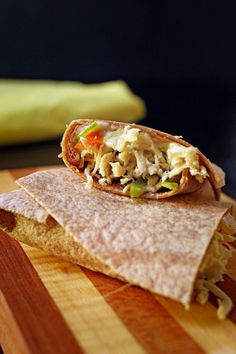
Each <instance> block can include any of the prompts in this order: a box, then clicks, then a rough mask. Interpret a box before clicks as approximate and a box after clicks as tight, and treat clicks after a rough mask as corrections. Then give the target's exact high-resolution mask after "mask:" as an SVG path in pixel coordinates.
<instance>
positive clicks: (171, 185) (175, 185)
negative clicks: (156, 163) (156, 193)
mask: <svg viewBox="0 0 236 354" xmlns="http://www.w3.org/2000/svg"><path fill="white" fill-rule="evenodd" d="M161 186H162V187H164V188H167V189H170V190H173V189H178V188H179V184H178V183H176V182H161Z"/></svg>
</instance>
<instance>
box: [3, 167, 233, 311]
mask: <svg viewBox="0 0 236 354" xmlns="http://www.w3.org/2000/svg"><path fill="white" fill-rule="evenodd" d="M18 184H19V185H20V186H21V187H22V188H23V189H24V190H25V191H26V192H27V194H28V195H27V194H26V193H25V192H24V191H17V192H14V193H10V194H5V195H0V225H1V227H2V228H3V229H4V230H5V231H7V232H8V233H9V234H10V235H11V236H13V237H15V238H16V239H18V240H19V241H22V242H25V243H27V244H29V245H32V246H35V247H40V248H42V249H44V250H47V251H50V252H52V253H53V254H55V255H57V256H59V257H62V258H64V259H67V260H69V261H72V262H75V263H77V264H80V265H83V266H85V267H87V268H89V269H92V270H95V271H99V272H102V273H105V274H107V275H110V276H113V277H116V278H119V279H123V280H125V281H128V282H130V283H131V284H136V285H139V286H141V287H143V288H145V289H148V290H150V291H151V292H154V293H157V294H160V295H163V296H166V297H169V298H172V299H174V300H177V301H179V302H181V303H183V304H184V305H186V306H187V305H188V304H189V303H190V301H191V300H192V299H193V298H196V299H197V301H199V302H201V303H203V302H206V301H207V299H208V295H209V290H210V291H213V292H215V293H216V295H217V296H218V297H219V298H220V299H221V306H220V308H219V310H218V312H219V317H220V318H224V317H225V315H226V314H227V313H228V312H229V310H230V309H231V307H232V302H231V301H230V299H229V298H228V297H227V296H226V295H222V293H219V291H220V290H219V289H218V288H216V286H215V285H214V284H215V282H217V281H219V280H222V276H223V273H224V272H225V266H226V264H227V262H228V259H229V257H230V256H231V254H232V250H231V247H229V248H228V245H229V242H231V241H232V240H231V238H232V239H233V237H232V236H231V235H232V234H233V233H234V232H235V230H236V227H235V224H234V223H235V222H234V219H233V218H232V217H230V214H229V212H230V208H231V205H230V204H226V203H220V202H214V201H201V202H200V201H195V202H194V203H193V201H191V200H188V199H187V198H185V197H179V198H178V199H177V198H176V199H174V198H173V199H171V200H168V201H167V200H163V201H148V200H139V201H137V202H136V201H133V199H128V198H126V197H123V196H119V195H111V194H110V193H105V192H102V191H99V190H96V189H93V190H86V189H85V188H84V185H83V182H82V181H80V180H79V179H78V178H77V176H76V175H75V174H73V173H72V172H71V171H69V170H68V169H60V170H48V171H43V172H37V173H34V174H32V175H29V176H26V177H23V178H21V179H20V180H18ZM29 195H30V196H31V197H32V198H34V200H33V199H31V198H30V197H29ZM24 199H25V201H24ZM9 200H11V205H9ZM31 204H32V205H31ZM38 204H39V205H38ZM4 213H5V215H4ZM6 213H7V215H8V217H7V218H6ZM33 213H35V215H33ZM6 219H7V220H8V222H6ZM4 220H5V221H4ZM222 230H223V233H222ZM226 243H227V247H226V246H225V244H226ZM216 249H217V252H218V253H217V252H216ZM216 289H217V290H216Z"/></svg>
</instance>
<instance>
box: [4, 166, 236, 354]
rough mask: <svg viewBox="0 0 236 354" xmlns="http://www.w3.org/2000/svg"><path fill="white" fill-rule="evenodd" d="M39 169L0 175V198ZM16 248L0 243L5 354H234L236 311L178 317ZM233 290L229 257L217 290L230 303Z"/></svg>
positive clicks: (209, 308) (167, 307)
mask: <svg viewBox="0 0 236 354" xmlns="http://www.w3.org/2000/svg"><path fill="white" fill-rule="evenodd" d="M47 168H48V167H47ZM39 169H40V170H42V169H44V168H43V167H40V168H37V169H34V168H30V169H24V170H12V171H0V193H1V192H5V191H10V190H12V189H14V188H16V185H15V183H14V180H15V179H16V178H19V177H21V176H24V175H26V174H29V173H32V172H34V171H36V170H39ZM223 199H224V200H227V201H229V200H230V199H229V198H228V197H226V196H223ZM21 246H22V248H21V247H20V246H19V244H17V242H15V241H14V240H12V239H10V238H9V237H8V236H6V234H4V233H2V234H1V235H0V343H1V345H2V347H3V350H4V352H5V353H6V354H15V353H16V354H18V353H30V354H31V353H32V354H34V353H80V352H85V353H91V354H92V353H95V354H96V353H101V354H103V353H117V354H123V353H217V354H218V353H227V354H228V353H236V310H235V308H234V309H233V311H232V313H231V314H230V316H229V318H228V319H227V320H225V321H219V320H218V319H217V318H216V312H215V306H216V304H215V299H214V298H212V299H211V302H209V303H208V304H207V305H205V306H201V305H199V304H192V305H191V308H190V310H189V311H185V310H184V308H183V306H182V305H180V304H178V303H176V302H175V301H171V300H168V299H165V298H163V297H159V296H154V295H152V294H151V293H149V292H147V291H145V290H142V289H140V288H138V287H136V286H130V285H129V284H126V283H123V282H121V281H119V280H117V279H112V278H109V277H107V276H105V275H103V274H99V273H95V272H92V271H89V270H87V269H84V268H82V267H79V266H77V265H74V264H71V263H68V262H65V261H63V260H61V259H58V258H56V257H54V256H52V255H50V254H48V253H45V252H43V251H41V250H38V249H35V248H31V247H29V246H26V245H23V244H22V245H21ZM3 279H4V280H3ZM235 282H236V257H234V259H232V261H231V262H230V267H229V271H228V276H227V277H226V279H225V282H224V283H223V284H222V285H221V287H222V288H224V289H225V291H226V292H227V293H228V294H229V295H230V296H231V297H232V298H233V299H234V301H236V283H235ZM57 326H58V330H57ZM58 348H59V349H58ZM46 350H48V351H46ZM50 350H51V351H50ZM60 350H61V351H60Z"/></svg>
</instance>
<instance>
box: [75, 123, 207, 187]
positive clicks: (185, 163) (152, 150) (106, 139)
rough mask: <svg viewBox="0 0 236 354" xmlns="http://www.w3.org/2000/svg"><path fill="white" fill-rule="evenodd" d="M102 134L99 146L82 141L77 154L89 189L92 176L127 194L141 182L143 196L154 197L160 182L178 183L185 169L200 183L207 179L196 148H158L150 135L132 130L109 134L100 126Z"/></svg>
mask: <svg viewBox="0 0 236 354" xmlns="http://www.w3.org/2000/svg"><path fill="white" fill-rule="evenodd" d="M98 124H99V123H98ZM85 128H86V127H84V126H83V127H82V128H81V127H80V128H79V129H85ZM102 131H103V144H102V145H101V146H99V147H96V146H92V145H90V144H89V142H88V141H87V139H86V138H84V137H81V138H80V140H81V142H82V143H83V146H84V149H83V150H82V151H77V152H76V153H77V154H78V155H79V158H80V159H79V161H80V162H79V166H78V168H79V169H84V168H86V176H87V185H88V186H90V185H91V179H90V177H89V176H93V177H95V178H97V180H98V183H100V184H103V185H106V184H112V183H114V182H115V183H116V182H119V184H120V185H121V186H123V187H124V189H123V191H124V192H128V191H129V188H130V183H131V182H133V181H137V180H140V179H142V180H144V181H145V182H146V186H145V192H154V193H155V192H157V191H158V190H159V189H161V188H162V185H161V182H165V181H173V182H177V183H179V182H180V180H181V173H182V172H183V170H184V169H186V168H188V169H189V171H190V174H191V175H192V176H195V178H196V179H197V180H198V181H199V182H200V183H202V182H203V181H204V179H205V178H206V177H207V176H208V174H207V171H206V168H205V167H204V166H202V165H201V164H200V162H199V158H198V150H197V148H195V147H192V146H190V147H185V146H182V145H181V144H177V143H165V144H163V143H159V144H158V143H157V142H155V141H154V140H153V139H152V138H151V136H150V135H149V134H147V133H145V132H142V131H140V129H137V128H132V127H131V126H125V127H124V128H123V127H122V128H117V127H115V126H114V127H109V130H106V128H105V126H102ZM79 132H80V130H79V131H78V132H77V133H79Z"/></svg>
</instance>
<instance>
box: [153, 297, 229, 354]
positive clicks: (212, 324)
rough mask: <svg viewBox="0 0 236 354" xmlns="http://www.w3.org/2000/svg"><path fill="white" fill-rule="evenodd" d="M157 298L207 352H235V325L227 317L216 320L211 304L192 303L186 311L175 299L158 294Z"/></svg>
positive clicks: (210, 353) (213, 353) (212, 353)
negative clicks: (168, 298)
mask: <svg viewBox="0 0 236 354" xmlns="http://www.w3.org/2000/svg"><path fill="white" fill-rule="evenodd" d="M157 299H158V301H159V302H160V303H161V304H162V306H164V307H165V308H166V309H167V310H168V311H169V313H171V315H172V316H173V317H174V318H175V319H176V320H177V321H178V322H179V324H180V325H181V326H182V327H183V328H184V329H185V330H186V332H188V333H189V335H191V336H192V338H193V339H194V340H195V341H196V342H197V343H199V345H200V346H201V347H202V348H203V349H204V350H205V351H206V352H207V353H209V354H216V353H217V354H225V353H227V354H235V353H236V326H235V325H234V324H233V323H232V322H231V321H230V320H228V319H226V320H224V321H220V320H218V319H217V317H216V309H215V307H214V306H213V305H211V304H210V303H207V304H206V305H204V306H202V305H199V304H196V303H193V304H191V307H190V310H189V311H186V310H185V309H184V307H183V306H182V305H181V304H178V303H177V302H175V301H172V300H167V299H165V298H163V297H160V296H157Z"/></svg>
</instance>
